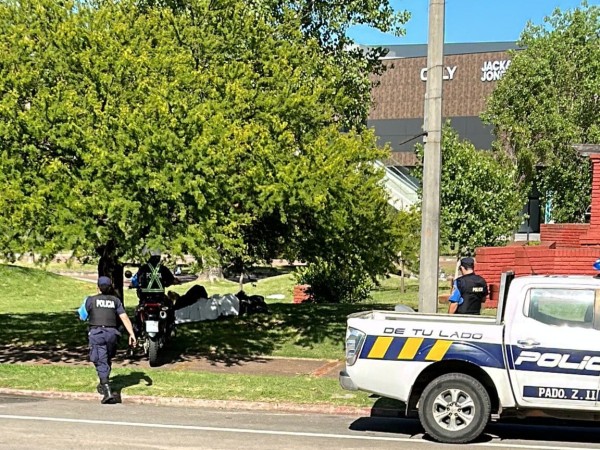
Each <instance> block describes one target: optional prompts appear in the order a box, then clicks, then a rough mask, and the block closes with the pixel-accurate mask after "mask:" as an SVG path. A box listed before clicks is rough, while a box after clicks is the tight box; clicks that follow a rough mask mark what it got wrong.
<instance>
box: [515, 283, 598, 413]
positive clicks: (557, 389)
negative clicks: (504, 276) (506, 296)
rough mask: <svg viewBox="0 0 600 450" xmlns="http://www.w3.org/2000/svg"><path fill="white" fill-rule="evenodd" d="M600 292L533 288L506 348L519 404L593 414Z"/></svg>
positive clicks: (582, 289) (518, 313) (529, 291)
mask: <svg viewBox="0 0 600 450" xmlns="http://www.w3.org/2000/svg"><path fill="white" fill-rule="evenodd" d="M599 302H600V299H599V296H598V291H596V290H594V289H593V288H588V289H585V288H581V289H574V288H561V287H539V288H538V287H530V288H528V289H527V291H526V293H525V302H524V304H523V310H522V311H517V313H516V314H515V317H513V318H512V321H511V322H512V323H511V324H510V325H509V326H508V327H507V330H506V336H505V338H506V339H505V342H506V346H507V348H506V350H507V360H508V366H509V371H510V379H511V383H512V387H513V389H514V392H515V398H516V400H517V403H519V404H520V405H524V406H532V407H548V408H563V409H581V408H593V407H594V406H595V405H596V404H597V402H598V388H599V385H598V384H599V380H600V331H599V327H598V322H599V319H600V317H598V316H599V315H600V314H598V307H597V306H598V304H599Z"/></svg>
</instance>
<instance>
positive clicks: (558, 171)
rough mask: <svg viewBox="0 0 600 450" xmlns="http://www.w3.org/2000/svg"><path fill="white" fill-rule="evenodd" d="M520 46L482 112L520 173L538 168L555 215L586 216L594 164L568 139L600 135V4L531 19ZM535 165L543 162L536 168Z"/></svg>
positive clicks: (527, 178) (528, 176) (526, 177)
mask: <svg viewBox="0 0 600 450" xmlns="http://www.w3.org/2000/svg"><path fill="white" fill-rule="evenodd" d="M520 46H522V47H523V50H519V51H516V52H514V54H513V55H512V63H511V65H510V67H509V69H508V70H507V72H506V74H505V75H504V77H503V78H502V80H501V81H500V82H499V83H498V85H497V87H496V89H495V90H494V92H493V94H492V96H491V99H490V101H489V104H488V110H487V111H486V113H485V114H484V118H485V119H486V120H487V121H489V122H490V123H492V124H493V125H494V126H495V128H496V135H497V136H499V137H500V144H501V146H502V147H503V149H504V150H506V151H508V152H509V154H510V155H511V156H512V158H513V159H514V160H515V161H516V162H517V164H518V168H519V174H520V176H521V181H524V182H527V183H529V182H531V181H533V179H534V178H535V177H536V176H538V178H539V179H538V183H539V187H540V190H541V191H542V194H543V196H544V197H545V199H546V200H551V202H552V211H551V214H552V218H553V219H554V220H556V221H560V222H573V221H582V220H583V218H584V212H585V210H586V208H587V207H588V206H589V203H590V198H589V196H590V173H589V164H588V162H587V160H586V158H581V157H580V156H578V155H577V154H576V152H575V151H574V150H573V149H572V148H571V145H572V144H580V143H600V100H599V97H598V95H599V93H600V7H598V6H588V5H587V3H585V2H584V3H583V4H582V6H580V7H579V8H576V9H574V10H570V11H565V12H561V11H560V10H556V11H555V12H554V13H553V14H552V16H550V17H548V18H546V19H545V24H544V25H532V24H529V25H528V26H527V28H526V29H525V31H524V32H523V34H522V36H521V41H520ZM536 166H542V167H544V169H543V170H541V171H540V173H539V175H536Z"/></svg>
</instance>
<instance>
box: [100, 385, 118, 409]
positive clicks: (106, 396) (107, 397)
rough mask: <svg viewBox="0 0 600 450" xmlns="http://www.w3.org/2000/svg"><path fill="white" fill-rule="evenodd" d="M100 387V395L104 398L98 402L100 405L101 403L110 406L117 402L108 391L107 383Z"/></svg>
mask: <svg viewBox="0 0 600 450" xmlns="http://www.w3.org/2000/svg"><path fill="white" fill-rule="evenodd" d="M101 386H102V394H103V395H104V397H102V400H100V403H102V404H103V405H105V404H109V405H112V404H115V403H117V401H116V400H115V398H114V397H113V394H112V392H111V391H110V385H109V384H108V383H104V384H102V385H101Z"/></svg>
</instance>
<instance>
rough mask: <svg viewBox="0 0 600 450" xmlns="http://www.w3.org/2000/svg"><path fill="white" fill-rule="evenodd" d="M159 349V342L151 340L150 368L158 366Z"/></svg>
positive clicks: (149, 350) (149, 348)
mask: <svg viewBox="0 0 600 450" xmlns="http://www.w3.org/2000/svg"><path fill="white" fill-rule="evenodd" d="M158 349H159V345H158V341H153V340H152V339H150V341H149V342H148V361H149V362H150V367H156V366H158Z"/></svg>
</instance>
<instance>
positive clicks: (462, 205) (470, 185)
mask: <svg viewBox="0 0 600 450" xmlns="http://www.w3.org/2000/svg"><path fill="white" fill-rule="evenodd" d="M417 152H418V154H419V155H420V156H421V157H422V153H423V147H422V146H419V147H418V149H417ZM500 156H501V155H500V154H494V153H491V152H484V151H479V150H476V149H475V147H474V146H473V144H471V143H470V142H468V141H461V140H460V138H459V136H458V134H457V133H456V132H455V131H454V130H453V129H452V128H451V127H450V125H449V124H446V125H445V126H444V130H443V135H442V175H441V199H440V202H441V226H440V234H441V241H442V242H443V243H444V244H445V245H448V246H449V247H450V248H453V249H454V251H453V253H454V254H455V255H457V256H458V255H465V254H469V253H473V251H474V250H475V248H476V247H479V246H493V245H500V244H502V243H504V242H505V241H506V239H507V238H508V237H509V236H510V235H511V234H512V233H513V232H514V230H515V228H516V227H517V225H518V224H519V222H520V220H521V219H520V217H519V213H520V211H521V209H522V207H523V204H524V203H525V199H524V197H523V195H522V193H521V192H520V191H519V189H517V188H516V181H515V180H516V169H515V167H514V164H512V163H511V162H509V161H508V160H506V159H502V158H501V157H500ZM416 175H417V176H418V177H419V178H422V173H421V171H420V170H418V171H417V173H416Z"/></svg>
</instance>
